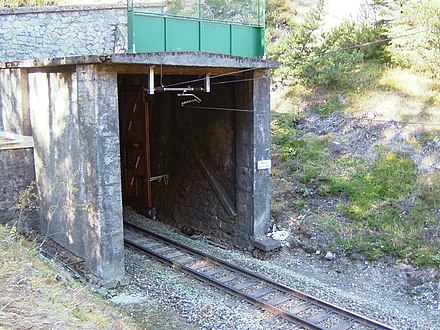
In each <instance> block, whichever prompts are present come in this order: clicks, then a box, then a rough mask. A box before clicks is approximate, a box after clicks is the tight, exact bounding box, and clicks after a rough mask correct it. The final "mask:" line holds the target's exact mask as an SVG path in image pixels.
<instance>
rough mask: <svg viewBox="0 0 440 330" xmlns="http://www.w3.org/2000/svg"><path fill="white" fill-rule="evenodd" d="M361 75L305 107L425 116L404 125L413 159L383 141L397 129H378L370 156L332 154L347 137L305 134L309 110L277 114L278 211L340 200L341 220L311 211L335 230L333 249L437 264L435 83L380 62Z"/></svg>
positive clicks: (439, 178) (439, 203)
mask: <svg viewBox="0 0 440 330" xmlns="http://www.w3.org/2000/svg"><path fill="white" fill-rule="evenodd" d="M363 73H368V75H367V77H365V76H362V74H363ZM359 74H360V76H359V77H357V78H356V77H354V78H353V79H359V83H357V84H355V83H353V84H352V85H351V86H350V87H349V88H347V89H344V90H339V91H331V90H327V91H325V92H324V93H325V94H324V95H322V94H318V95H314V96H313V95H312V96H310V95H309V96H308V97H309V99H308V100H307V102H308V104H309V110H312V112H315V113H318V114H319V115H321V116H328V115H329V114H331V113H332V112H334V111H347V112H348V113H350V114H352V115H354V116H355V117H356V114H357V112H363V111H366V110H365V109H367V111H370V112H373V113H374V114H375V116H379V118H380V119H383V120H382V121H381V122H384V121H386V120H394V119H396V120H399V121H402V122H405V121H406V122H413V121H424V125H423V126H415V125H413V124H410V125H407V126H402V128H401V130H402V132H403V133H404V135H403V136H405V138H406V140H405V143H406V144H407V145H410V146H411V147H412V148H413V150H414V151H413V152H415V153H417V155H420V157H418V158H417V159H418V160H417V163H416V162H415V161H414V159H413V158H412V156H410V154H409V153H407V152H403V151H397V150H398V149H395V148H394V149H393V148H390V147H388V146H387V144H388V142H389V141H391V140H392V139H393V138H394V136H395V134H396V133H395V132H394V131H393V130H387V129H382V130H381V132H382V139H381V140H380V141H378V144H376V146H375V147H373V148H371V149H370V150H369V151H368V154H369V156H368V157H366V155H364V154H358V153H357V151H356V150H350V149H348V150H346V151H345V152H343V153H342V154H339V153H338V154H337V155H336V154H334V153H333V152H332V143H333V142H338V143H342V144H344V143H347V141H345V140H344V137H345V135H344V134H338V132H334V133H332V135H328V134H327V135H321V136H319V135H315V134H310V133H308V134H305V132H303V131H300V130H298V129H297V128H296V127H297V124H298V122H299V121H300V120H302V119H303V118H305V117H306V116H308V114H307V113H306V112H304V113H299V114H298V113H295V112H294V111H290V113H289V111H288V110H287V111H286V110H284V111H283V112H284V113H282V114H280V113H274V114H273V116H272V121H271V134H272V143H273V148H272V150H273V155H274V158H275V159H278V162H279V166H278V169H277V170H275V171H274V172H273V177H274V182H275V184H274V189H275V192H274V194H275V195H276V198H274V199H273V202H274V204H273V205H274V207H275V209H276V212H275V213H277V217H278V218H280V219H282V218H283V215H282V214H281V213H282V211H284V212H285V213H286V214H289V213H296V214H298V213H301V212H303V209H304V207H306V206H307V204H308V203H309V202H310V201H311V200H313V199H315V200H316V198H317V197H318V198H319V196H321V197H326V196H327V197H332V198H335V199H339V203H338V206H337V211H339V212H340V213H341V214H342V217H340V218H338V217H335V218H334V217H333V215H326V213H321V214H319V213H317V214H316V216H317V217H318V218H319V217H320V219H321V220H322V221H321V223H320V225H319V228H320V230H322V232H324V233H326V232H327V233H330V232H332V233H336V237H335V239H334V240H333V241H332V242H330V244H331V245H332V246H339V247H341V248H342V249H344V250H346V251H348V252H349V251H357V252H363V253H364V254H365V255H366V256H367V257H368V258H369V259H371V260H376V259H378V258H382V257H385V256H393V257H396V258H410V259H412V260H413V262H414V263H415V264H416V265H431V266H436V267H440V252H439V251H440V237H439V235H440V219H439V214H440V209H439V207H440V174H439V172H438V171H437V170H435V168H436V166H435V164H436V157H437V156H436V152H437V151H436V150H437V149H435V147H434V145H435V144H436V143H437V144H438V141H439V139H440V135H439V131H438V127H436V126H435V125H430V123H438V122H440V118H439V117H438V116H439V115H440V111H439V109H438V95H439V89H438V84H436V83H435V82H434V81H433V80H431V79H428V78H425V77H421V76H418V75H417V74H414V73H411V72H409V71H408V70H399V69H394V68H392V69H385V70H384V68H383V66H382V67H381V66H380V65H379V64H378V63H372V64H368V65H366V67H364V68H361V69H359ZM303 95H305V94H303ZM336 95H346V96H347V99H348V100H349V101H348V104H347V105H343V106H342V105H341V106H340V105H338V101H339V100H337V99H336ZM304 100H305V99H303V101H304ZM326 100H327V101H326ZM295 102H298V100H295ZM287 103H288V104H289V102H287ZM317 104H318V105H319V107H316V105H317ZM310 105H311V106H310ZM304 108H307V107H304ZM345 108H346V110H344V109H345ZM373 118H374V116H373ZM425 124H426V125H425ZM369 125H376V124H375V123H374V121H372V122H371V123H370V124H369ZM401 125H404V124H401ZM333 134H334V135H333ZM388 134H393V135H392V136H391V135H390V136H388ZM279 179H282V180H283V182H284V183H283V184H282V185H279V184H278V183H277V181H278V180H279ZM279 186H282V187H283V189H284V190H283V194H281V195H277V191H276V189H277V188H278V187H279ZM288 189H291V191H290V192H289V191H288ZM283 198H284V199H283ZM286 198H289V199H290V202H287V201H286V200H285V199H286ZM284 218H288V216H284ZM329 219H330V220H329ZM305 244H306V243H305Z"/></svg>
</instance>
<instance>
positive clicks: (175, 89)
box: [147, 65, 211, 102]
mask: <svg viewBox="0 0 440 330" xmlns="http://www.w3.org/2000/svg"><path fill="white" fill-rule="evenodd" d="M161 79H162V76H161ZM203 80H204V82H205V86H204V87H191V86H187V87H164V86H158V87H155V86H154V65H152V66H150V67H149V72H148V83H147V85H148V86H147V93H148V94H149V95H154V93H155V92H182V93H183V94H185V93H186V92H205V93H209V92H211V75H210V74H209V73H207V74H206V75H205V78H204V79H203ZM187 95H190V94H185V96H187ZM178 96H182V95H178ZM199 100H200V99H199ZM200 102H201V100H200Z"/></svg>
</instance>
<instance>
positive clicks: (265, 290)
mask: <svg viewBox="0 0 440 330" xmlns="http://www.w3.org/2000/svg"><path fill="white" fill-rule="evenodd" d="M274 290H275V289H274V288H270V287H268V288H263V289H260V290H258V291H256V292H254V293H252V294H251V296H252V297H254V298H260V297H262V296H265V295H267V294H268V293H271V292H273V291H274Z"/></svg>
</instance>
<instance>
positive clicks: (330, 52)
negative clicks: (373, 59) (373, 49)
mask: <svg viewBox="0 0 440 330" xmlns="http://www.w3.org/2000/svg"><path fill="white" fill-rule="evenodd" d="M428 31H431V29H425V30H421V31H416V32H411V33H407V34H402V35H399V36H395V37H388V38H383V39H379V40H375V41H369V42H365V43H362V44H358V45H352V46H347V47H342V48H338V49H334V50H329V51H326V52H323V53H319V54H309V55H307V59H309V58H310V57H323V56H326V55H329V54H334V53H339V52H344V51H346V50H350V49H356V48H360V47H366V46H371V45H377V44H381V43H384V42H388V41H391V40H394V39H400V38H405V37H409V36H413V35H417V34H421V33H425V32H428ZM305 60H306V57H297V58H294V59H293V60H292V61H294V62H301V61H305Z"/></svg>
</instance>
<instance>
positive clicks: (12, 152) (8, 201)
mask: <svg viewBox="0 0 440 330" xmlns="http://www.w3.org/2000/svg"><path fill="white" fill-rule="evenodd" d="M2 144H3V143H2V138H1V136H0V169H1V170H0V222H1V223H3V224H6V223H9V222H15V221H17V220H18V213H19V210H18V209H17V206H18V204H19V196H20V193H24V191H25V190H26V188H27V187H28V186H31V184H32V182H33V181H34V180H35V170H34V151H33V148H31V147H27V148H18V149H15V148H8V147H5V148H3V147H2ZM33 202H34V201H29V203H25V205H23V206H24V207H25V209H24V211H26V212H25V214H27V213H29V211H31V210H32V208H33V207H32V206H35V204H33V205H31V203H33ZM25 214H24V215H25ZM28 225H32V224H29V223H26V228H27V227H28ZM27 229H28V228H27Z"/></svg>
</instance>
